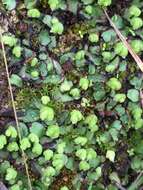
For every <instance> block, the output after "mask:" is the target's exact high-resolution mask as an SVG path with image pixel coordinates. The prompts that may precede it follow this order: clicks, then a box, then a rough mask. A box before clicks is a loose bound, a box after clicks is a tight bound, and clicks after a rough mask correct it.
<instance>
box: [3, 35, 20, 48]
mask: <svg viewBox="0 0 143 190" xmlns="http://www.w3.org/2000/svg"><path fill="white" fill-rule="evenodd" d="M2 40H3V43H4V44H5V45H8V46H10V47H13V46H15V45H16V43H17V38H15V37H14V36H10V35H3V37H2Z"/></svg>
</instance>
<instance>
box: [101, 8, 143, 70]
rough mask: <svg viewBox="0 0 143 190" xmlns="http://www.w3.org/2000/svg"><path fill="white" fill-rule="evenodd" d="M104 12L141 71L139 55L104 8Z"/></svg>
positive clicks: (141, 65)
mask: <svg viewBox="0 0 143 190" xmlns="http://www.w3.org/2000/svg"><path fill="white" fill-rule="evenodd" d="M104 13H105V15H106V17H107V19H108V20H109V22H110V24H111V26H112V27H113V28H114V30H115V32H116V33H117V35H118V37H119V38H120V40H121V41H122V42H123V44H124V45H125V46H126V48H127V49H128V51H129V52H130V54H131V55H132V57H133V58H134V60H135V62H136V63H137V65H138V66H139V68H140V70H141V71H142V72H143V62H142V60H141V59H140V57H139V56H138V55H137V54H136V53H135V51H134V50H133V49H132V47H131V46H130V44H129V43H128V42H127V40H126V38H125V37H124V36H123V35H122V33H121V32H120V31H119V29H118V28H117V27H116V25H115V24H114V23H113V21H112V20H111V19H110V17H109V15H108V13H107V11H106V10H105V9H104Z"/></svg>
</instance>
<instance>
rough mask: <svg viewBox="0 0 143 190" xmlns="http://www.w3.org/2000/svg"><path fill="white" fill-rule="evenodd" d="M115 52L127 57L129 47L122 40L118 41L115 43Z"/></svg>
mask: <svg viewBox="0 0 143 190" xmlns="http://www.w3.org/2000/svg"><path fill="white" fill-rule="evenodd" d="M115 53H116V54H118V55H120V56H121V57H123V58H125V57H127V55H128V49H127V48H126V47H125V45H124V44H123V43H122V42H118V43H117V44H116V45H115Z"/></svg>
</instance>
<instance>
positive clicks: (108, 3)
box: [98, 0, 112, 7]
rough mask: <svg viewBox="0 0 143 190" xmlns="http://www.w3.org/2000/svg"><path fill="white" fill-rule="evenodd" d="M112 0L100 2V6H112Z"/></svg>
mask: <svg viewBox="0 0 143 190" xmlns="http://www.w3.org/2000/svg"><path fill="white" fill-rule="evenodd" d="M111 3H112V0H98V4H99V5H101V6H104V7H107V6H109V5H111Z"/></svg>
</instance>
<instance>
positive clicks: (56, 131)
mask: <svg viewBox="0 0 143 190" xmlns="http://www.w3.org/2000/svg"><path fill="white" fill-rule="evenodd" d="M46 135H47V136H48V137H50V138H52V139H56V138H58V137H59V135H60V128H59V126H58V125H50V126H48V129H47V131H46Z"/></svg>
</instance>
